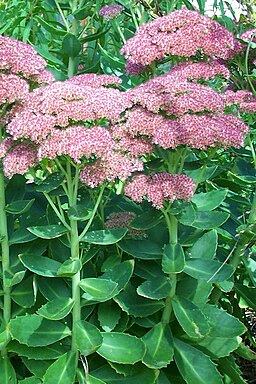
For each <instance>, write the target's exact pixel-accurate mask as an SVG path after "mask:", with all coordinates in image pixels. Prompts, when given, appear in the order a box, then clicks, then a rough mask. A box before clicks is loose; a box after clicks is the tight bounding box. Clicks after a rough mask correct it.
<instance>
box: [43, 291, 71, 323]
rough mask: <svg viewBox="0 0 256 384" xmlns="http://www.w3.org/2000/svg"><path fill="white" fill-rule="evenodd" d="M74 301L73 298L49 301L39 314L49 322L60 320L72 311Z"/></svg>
mask: <svg viewBox="0 0 256 384" xmlns="http://www.w3.org/2000/svg"><path fill="white" fill-rule="evenodd" d="M73 306H74V301H73V300H72V299H71V298H66V297H63V298H60V299H54V300H52V301H49V302H48V303H46V304H45V305H43V306H42V307H41V308H39V309H38V311H37V313H38V314H39V315H40V316H43V317H45V318H46V319H48V320H60V319H63V318H64V317H66V316H67V315H68V314H69V313H70V312H71V310H72V308H73Z"/></svg>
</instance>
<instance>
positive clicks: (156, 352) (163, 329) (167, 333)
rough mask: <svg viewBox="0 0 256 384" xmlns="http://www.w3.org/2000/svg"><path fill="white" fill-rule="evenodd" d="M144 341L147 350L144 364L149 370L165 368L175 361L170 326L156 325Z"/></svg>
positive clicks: (144, 337) (143, 338) (145, 336)
mask: <svg viewBox="0 0 256 384" xmlns="http://www.w3.org/2000/svg"><path fill="white" fill-rule="evenodd" d="M142 340H143V341H144V343H145V345H146V348H147V349H146V354H145V356H144V357H143V363H144V364H145V365H147V366H148V367H149V368H156V369H160V368H164V367H166V366H167V365H168V364H169V363H170V362H171V361H172V360H173V353H174V351H173V337H172V333H171V329H170V327H169V325H163V324H162V323H158V324H156V325H155V326H154V327H153V328H152V329H151V330H150V331H149V332H148V333H146V334H145V335H144V336H143V337H142Z"/></svg>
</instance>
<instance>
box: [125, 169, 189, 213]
mask: <svg viewBox="0 0 256 384" xmlns="http://www.w3.org/2000/svg"><path fill="white" fill-rule="evenodd" d="M194 190H195V182H194V181H193V179H191V178H190V177H189V176H186V175H183V174H169V173H165V172H159V173H155V174H153V175H151V176H146V175H144V174H140V175H136V176H134V177H133V178H132V180H131V181H128V183H127V184H126V186H125V195H126V196H128V197H130V198H131V199H132V200H133V201H136V202H138V203H140V202H142V201H143V199H145V198H147V200H148V201H149V202H151V203H152V205H153V207H155V208H157V209H161V208H163V206H164V202H165V201H168V202H170V203H172V202H173V201H174V200H186V201H189V200H190V199H191V198H192V196H193V194H194Z"/></svg>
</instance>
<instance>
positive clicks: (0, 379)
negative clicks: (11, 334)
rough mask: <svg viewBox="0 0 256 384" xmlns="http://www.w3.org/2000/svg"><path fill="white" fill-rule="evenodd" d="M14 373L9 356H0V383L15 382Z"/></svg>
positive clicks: (11, 383) (10, 383)
mask: <svg viewBox="0 0 256 384" xmlns="http://www.w3.org/2000/svg"><path fill="white" fill-rule="evenodd" d="M16 382H17V379H16V373H15V371H14V368H13V366H12V364H11V362H10V360H9V357H8V356H6V357H0V383H1V384H16Z"/></svg>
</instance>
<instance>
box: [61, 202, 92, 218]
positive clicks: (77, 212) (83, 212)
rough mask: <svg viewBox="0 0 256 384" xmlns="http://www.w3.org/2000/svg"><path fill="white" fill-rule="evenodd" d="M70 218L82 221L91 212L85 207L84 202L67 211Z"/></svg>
mask: <svg viewBox="0 0 256 384" xmlns="http://www.w3.org/2000/svg"><path fill="white" fill-rule="evenodd" d="M67 214H68V217H69V219H70V220H79V221H84V220H88V219H89V218H90V217H91V212H90V211H88V210H87V209H86V208H85V205H84V204H80V205H75V206H73V207H71V208H69V210H68V211H67Z"/></svg>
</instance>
